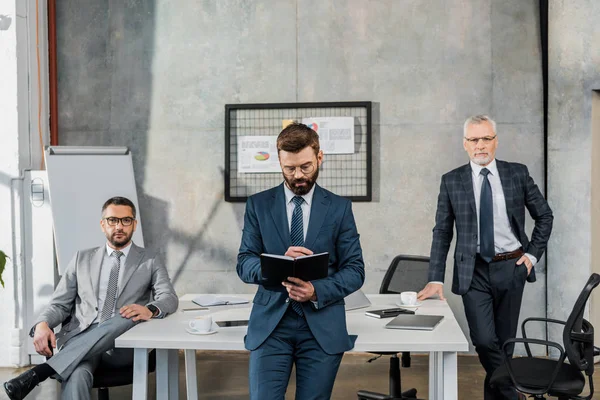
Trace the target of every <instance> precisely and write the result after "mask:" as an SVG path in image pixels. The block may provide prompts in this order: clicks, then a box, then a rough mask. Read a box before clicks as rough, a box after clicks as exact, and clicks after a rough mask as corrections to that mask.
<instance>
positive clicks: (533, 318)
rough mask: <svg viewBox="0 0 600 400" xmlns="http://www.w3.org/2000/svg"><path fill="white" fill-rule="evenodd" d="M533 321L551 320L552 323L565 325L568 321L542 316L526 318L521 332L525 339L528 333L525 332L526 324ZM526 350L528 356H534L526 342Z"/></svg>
mask: <svg viewBox="0 0 600 400" xmlns="http://www.w3.org/2000/svg"><path fill="white" fill-rule="evenodd" d="M531 321H539V322H550V323H554V324H560V325H565V324H566V322H565V321H560V320H558V319H551V318H541V317H531V318H526V319H525V320H524V321H523V323H522V324H521V334H522V336H523V338H524V339H527V333H526V332H525V324H526V323H528V322H531ZM525 351H526V352H527V356H528V357H533V356H532V355H531V350H530V349H529V343H525Z"/></svg>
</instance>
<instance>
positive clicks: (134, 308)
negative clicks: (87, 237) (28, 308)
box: [4, 197, 179, 400]
mask: <svg viewBox="0 0 600 400" xmlns="http://www.w3.org/2000/svg"><path fill="white" fill-rule="evenodd" d="M136 225H137V221H136V219H135V206H134V204H133V203H132V202H131V201H130V200H129V199H126V198H124V197H113V198H111V199H109V200H107V201H106V203H104V205H103V206H102V219H101V220H100V227H101V228H102V231H103V232H104V234H105V235H106V239H107V243H106V244H104V245H102V246H100V247H96V248H92V249H87V250H82V251H79V252H77V254H75V257H73V260H72V261H71V263H70V264H69V266H68V267H67V269H66V271H65V273H64V275H63V276H62V278H61V280H60V282H59V283H58V286H57V287H56V290H55V291H54V295H53V297H52V301H51V303H50V305H49V306H48V308H47V309H46V310H45V311H44V312H43V313H42V314H41V315H40V316H39V318H38V320H37V322H36V323H35V325H34V326H33V328H32V329H31V332H30V336H32V337H33V343H34V346H35V349H36V351H37V352H38V353H39V354H41V355H44V356H46V357H49V358H48V360H47V362H46V363H44V364H41V365H37V366H35V367H34V368H32V369H30V370H29V371H27V372H24V373H23V374H21V375H19V376H18V377H16V378H14V379H11V380H10V381H8V382H6V383H4V390H5V391H6V393H7V394H8V397H9V398H10V399H11V400H20V399H23V398H24V397H25V396H27V395H28V394H29V392H31V390H32V389H33V388H34V387H35V386H36V385H37V384H38V383H40V382H42V381H44V380H46V379H47V378H49V377H50V376H56V378H57V379H59V380H60V381H61V382H62V398H63V399H89V398H90V397H91V390H92V384H93V375H94V371H95V369H96V367H97V366H98V365H99V364H100V363H103V364H105V365H109V366H115V367H120V366H125V365H132V364H133V352H132V349H115V348H114V344H115V339H116V338H117V337H118V336H119V335H121V334H122V333H124V332H125V331H127V330H128V329H130V328H132V327H133V326H134V325H136V324H137V323H139V322H141V321H147V320H149V319H151V318H163V317H165V316H167V315H168V314H170V313H173V312H174V311H175V310H176V309H177V306H178V303H179V300H178V299H177V295H176V294H175V291H174V290H173V286H172V285H171V281H170V279H169V275H168V274H167V270H166V268H165V266H164V265H163V264H162V263H161V262H160V261H159V260H158V259H157V258H156V256H155V255H154V254H153V253H151V252H149V251H147V250H145V249H144V248H142V247H138V246H136V245H135V244H134V243H133V242H132V241H131V237H132V236H133V232H134V231H135V228H136ZM61 323H62V329H61V330H60V332H59V333H58V334H56V335H55V334H54V331H53V329H54V328H55V327H56V326H58V325H59V324H61ZM56 347H58V348H59V349H60V351H59V352H58V353H57V354H55V355H52V353H53V351H52V348H56Z"/></svg>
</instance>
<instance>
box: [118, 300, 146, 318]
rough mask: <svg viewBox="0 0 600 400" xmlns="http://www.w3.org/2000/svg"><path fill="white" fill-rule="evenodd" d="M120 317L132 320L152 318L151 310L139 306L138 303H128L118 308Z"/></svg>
mask: <svg viewBox="0 0 600 400" xmlns="http://www.w3.org/2000/svg"><path fill="white" fill-rule="evenodd" d="M119 313H121V317H123V318H127V319H131V318H132V317H133V321H148V320H149V319H151V318H152V311H150V310H148V308H147V307H146V306H140V305H139V304H129V305H126V306H123V307H121V309H120V310H119Z"/></svg>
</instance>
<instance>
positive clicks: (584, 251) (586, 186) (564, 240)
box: [548, 0, 600, 342]
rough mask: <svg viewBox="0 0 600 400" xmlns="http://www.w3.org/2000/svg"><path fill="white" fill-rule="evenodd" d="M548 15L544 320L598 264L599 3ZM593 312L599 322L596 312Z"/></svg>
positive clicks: (562, 309) (559, 314) (556, 336)
mask: <svg viewBox="0 0 600 400" xmlns="http://www.w3.org/2000/svg"><path fill="white" fill-rule="evenodd" d="M549 14H550V16H549V20H550V23H549V41H550V51H549V65H550V68H549V72H550V73H549V93H550V98H549V142H548V145H549V151H548V177H549V179H548V195H549V198H550V200H551V202H552V204H551V205H552V207H553V209H554V212H555V222H554V224H555V225H554V233H553V234H552V238H551V242H550V245H549V249H550V251H549V252H548V260H549V262H548V263H549V272H550V273H549V274H548V287H549V288H552V291H551V295H549V296H548V316H549V317H550V318H558V319H565V317H566V316H567V315H568V314H569V313H570V311H571V309H572V307H573V304H574V302H575V299H576V298H577V296H578V294H579V293H580V291H581V289H582V288H583V285H584V283H585V282H586V280H587V278H588V277H589V275H590V273H591V271H592V268H593V269H594V270H595V271H596V272H598V270H599V269H600V268H599V264H598V262H599V261H598V259H595V260H594V259H592V258H591V251H592V247H596V246H598V241H597V239H598V237H596V240H595V241H592V226H594V225H595V226H597V225H598V223H599V221H598V217H600V214H598V212H596V213H594V214H593V215H592V203H591V198H592V197H591V192H592V186H593V184H594V182H595V184H596V185H597V184H598V181H599V179H600V176H598V175H597V174H596V175H595V176H594V175H592V159H594V158H597V157H598V153H597V152H594V151H592V149H593V147H592V142H593V139H592V136H593V134H592V99H593V91H594V90H599V89H600V26H598V24H597V22H594V20H597V18H594V17H592V16H595V17H597V16H598V15H600V3H598V2H597V1H594V0H574V1H568V2H566V1H557V2H550V12H549ZM595 108H596V109H595V112H596V113H600V110H598V108H599V107H598V105H596V107H595ZM599 128H600V127H596V132H595V140H594V141H595V142H596V143H597V141H598V139H599V135H600V132H598V129H599ZM597 149H598V145H597V144H596V150H597ZM596 162H597V160H596ZM596 202H597V200H596ZM596 204H597V203H596ZM595 254H596V255H598V253H597V250H596V253H595ZM549 293H550V291H549ZM596 304H598V303H597V300H596ZM592 312H593V314H594V315H592V317H593V319H595V320H596V321H599V320H598V315H599V314H600V307H596V308H595V309H594V310H592ZM599 322H600V321H599ZM550 337H551V338H552V339H553V340H557V341H559V342H560V341H561V337H560V329H559V328H556V329H552V330H550Z"/></svg>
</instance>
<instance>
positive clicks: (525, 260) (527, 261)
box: [517, 254, 533, 276]
mask: <svg viewBox="0 0 600 400" xmlns="http://www.w3.org/2000/svg"><path fill="white" fill-rule="evenodd" d="M523 263H525V267H527V276H529V274H530V273H531V268H533V264H532V263H531V260H530V259H529V257H527V256H526V255H525V254H523V255H522V256H521V258H519V261H517V265H521V264H523Z"/></svg>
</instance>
